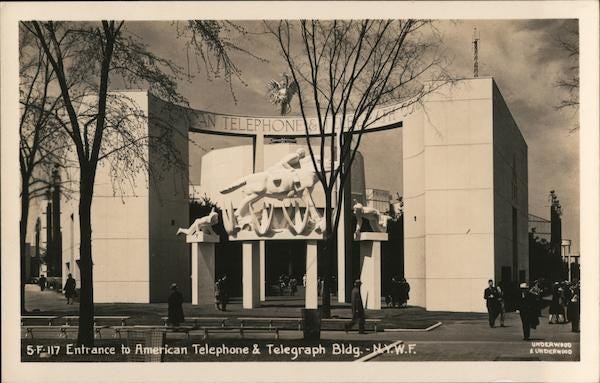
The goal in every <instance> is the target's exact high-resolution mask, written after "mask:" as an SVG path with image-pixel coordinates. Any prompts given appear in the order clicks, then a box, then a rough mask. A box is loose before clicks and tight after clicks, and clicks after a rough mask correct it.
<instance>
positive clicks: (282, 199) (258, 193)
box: [221, 148, 322, 236]
mask: <svg viewBox="0 0 600 383" xmlns="http://www.w3.org/2000/svg"><path fill="white" fill-rule="evenodd" d="M305 156H306V154H305V151H304V149H302V148H300V149H298V150H296V151H295V152H294V153H290V154H288V155H286V156H285V157H284V158H282V159H281V160H280V161H279V162H277V163H276V164H274V165H272V166H270V167H269V168H268V169H266V170H265V171H262V172H258V173H253V174H250V175H248V176H245V177H242V178H240V179H239V180H237V181H236V182H234V183H232V184H230V185H229V186H227V187H225V188H224V189H222V190H221V194H228V193H231V192H232V191H234V190H237V189H239V188H243V189H242V192H243V194H244V195H245V197H244V199H243V200H242V202H241V203H240V205H239V208H238V209H237V210H236V211H235V212H233V206H232V205H231V203H230V205H229V207H228V208H226V209H225V211H224V212H223V213H224V214H223V219H224V224H225V229H226V230H227V231H228V232H229V233H230V234H232V233H234V232H236V231H240V230H244V229H250V230H254V231H255V232H256V234H258V235H259V236H263V235H265V234H266V233H267V232H268V231H270V230H275V231H276V230H281V228H273V225H272V222H273V217H274V211H275V209H276V208H281V209H282V216H283V220H284V222H285V226H286V228H287V229H288V230H289V231H290V232H292V234H302V233H304V232H306V231H307V229H308V227H309V222H312V223H313V225H312V226H313V228H314V229H316V230H320V229H321V227H322V224H321V222H322V217H321V216H320V214H319V213H318V211H317V209H316V208H315V204H314V201H313V200H312V196H311V192H312V190H313V188H314V186H315V185H316V184H317V182H318V177H317V173H316V171H315V169H314V166H313V164H312V161H306V160H305V161H302V160H303V159H304V158H305ZM259 200H260V201H259ZM302 208H304V209H305V212H304V215H302V210H301V209H302ZM288 209H291V210H292V214H291V215H290V212H288ZM259 217H260V218H259Z"/></svg>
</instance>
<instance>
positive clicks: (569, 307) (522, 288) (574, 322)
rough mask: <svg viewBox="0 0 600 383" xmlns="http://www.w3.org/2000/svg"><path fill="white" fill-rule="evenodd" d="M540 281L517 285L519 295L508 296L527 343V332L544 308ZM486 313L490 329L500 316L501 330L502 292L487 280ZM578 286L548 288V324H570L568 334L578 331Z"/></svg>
mask: <svg viewBox="0 0 600 383" xmlns="http://www.w3.org/2000/svg"><path fill="white" fill-rule="evenodd" d="M542 285H543V284H542V281H539V280H537V281H534V282H533V283H532V286H531V287H530V286H529V284H528V283H521V284H520V285H519V294H518V295H516V296H514V297H511V299H512V302H510V303H511V307H513V308H514V309H515V310H516V311H517V312H518V313H519V317H520V318H521V325H522V327H523V339H524V340H529V337H530V334H531V329H534V330H535V329H536V328H537V326H538V325H539V324H540V321H539V317H540V316H541V311H542V307H543V306H544V288H543V286H542ZM483 298H484V299H485V300H486V306H487V311H488V321H489V326H490V327H495V322H496V319H497V318H498V316H500V326H501V327H504V314H505V311H506V305H505V301H506V299H505V292H504V290H503V289H502V288H501V287H500V286H498V285H495V284H494V281H493V280H491V279H490V280H489V281H488V287H487V288H486V289H485V290H484V292H483ZM580 300H581V299H580V289H579V283H573V284H570V283H568V282H562V283H561V282H555V283H554V284H553V286H552V300H551V302H550V307H549V310H548V311H549V318H548V321H549V324H554V323H567V322H571V331H573V332H579V311H580V303H579V302H580Z"/></svg>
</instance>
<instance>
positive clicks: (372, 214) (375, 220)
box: [352, 200, 391, 238]
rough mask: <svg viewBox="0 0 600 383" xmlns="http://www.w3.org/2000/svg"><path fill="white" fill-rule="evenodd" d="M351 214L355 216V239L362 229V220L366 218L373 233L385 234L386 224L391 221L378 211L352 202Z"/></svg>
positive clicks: (387, 216)
mask: <svg viewBox="0 0 600 383" xmlns="http://www.w3.org/2000/svg"><path fill="white" fill-rule="evenodd" d="M352 212H353V213H354V216H356V230H354V236H355V237H356V238H357V237H358V236H359V235H360V230H361V228H362V222H363V218H366V219H367V220H368V221H369V224H370V225H371V228H372V229H373V231H375V232H379V233H385V232H387V224H388V221H389V220H390V219H391V217H390V216H389V215H386V214H382V213H380V212H379V210H377V209H375V208H372V207H370V206H363V204H361V203H359V202H357V201H356V200H354V205H353V206H352Z"/></svg>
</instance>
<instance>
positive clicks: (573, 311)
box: [567, 288, 581, 332]
mask: <svg viewBox="0 0 600 383" xmlns="http://www.w3.org/2000/svg"><path fill="white" fill-rule="evenodd" d="M580 295H581V292H580V290H579V288H575V290H574V291H573V297H572V298H571V300H570V301H569V304H568V306H567V312H568V315H569V320H570V321H571V331H572V332H579V312H580V310H581V303H580V302H581V298H580Z"/></svg>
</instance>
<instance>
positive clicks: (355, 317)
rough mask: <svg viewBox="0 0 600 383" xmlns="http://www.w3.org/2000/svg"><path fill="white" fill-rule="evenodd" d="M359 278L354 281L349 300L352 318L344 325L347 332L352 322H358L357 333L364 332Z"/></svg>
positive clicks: (363, 310)
mask: <svg viewBox="0 0 600 383" xmlns="http://www.w3.org/2000/svg"><path fill="white" fill-rule="evenodd" d="M361 284H362V282H361V281H360V279H357V280H356V281H354V288H353V289H352V293H351V299H350V302H351V304H352V320H351V321H350V323H347V324H346V325H345V326H344V330H345V331H346V332H348V331H349V330H350V329H352V327H354V324H355V323H356V322H358V333H359V334H364V333H365V308H364V307H363V302H362V297H361V296H360V285H361Z"/></svg>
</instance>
